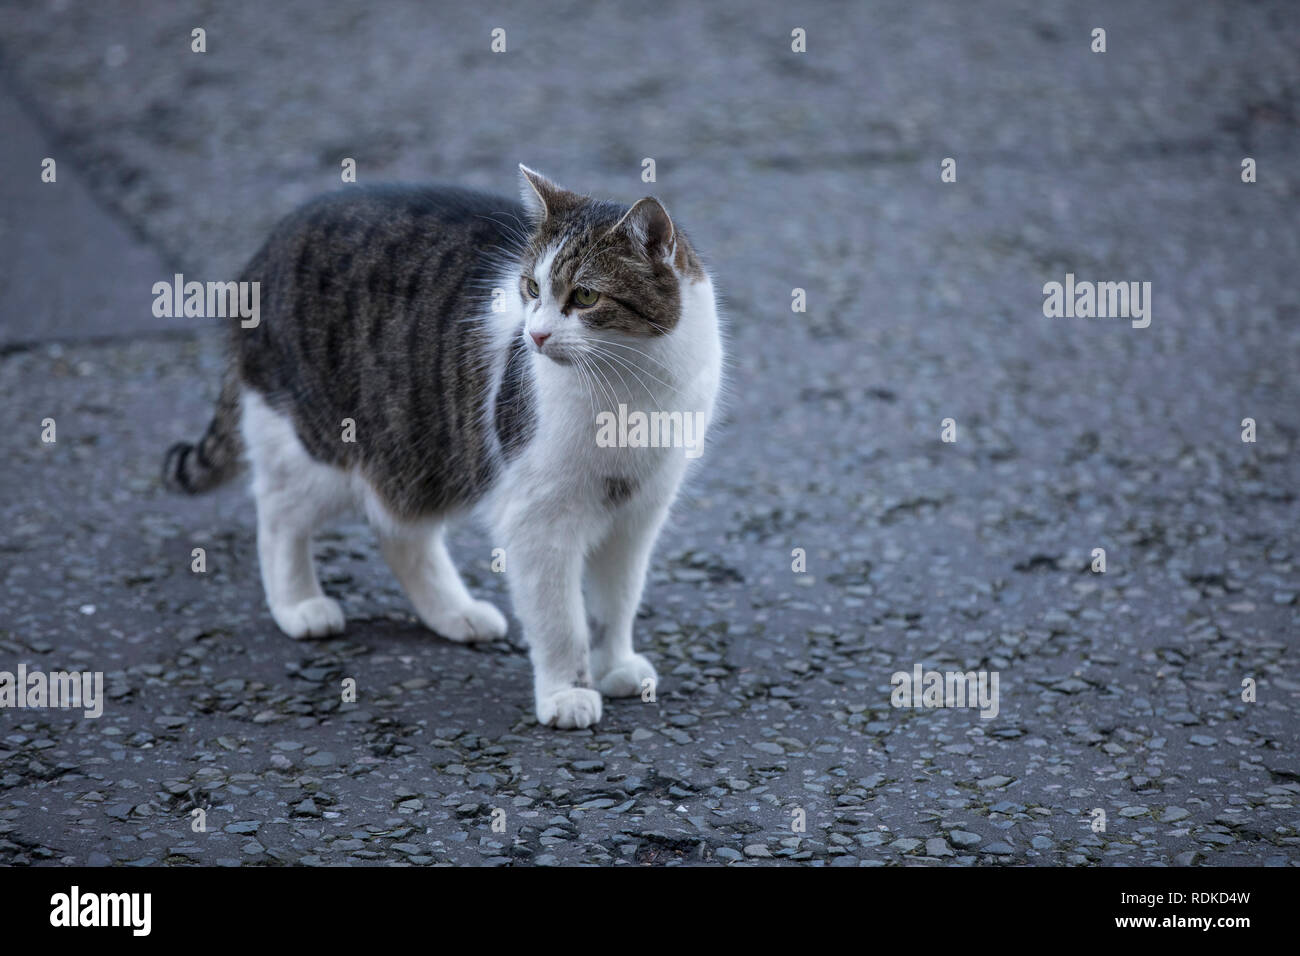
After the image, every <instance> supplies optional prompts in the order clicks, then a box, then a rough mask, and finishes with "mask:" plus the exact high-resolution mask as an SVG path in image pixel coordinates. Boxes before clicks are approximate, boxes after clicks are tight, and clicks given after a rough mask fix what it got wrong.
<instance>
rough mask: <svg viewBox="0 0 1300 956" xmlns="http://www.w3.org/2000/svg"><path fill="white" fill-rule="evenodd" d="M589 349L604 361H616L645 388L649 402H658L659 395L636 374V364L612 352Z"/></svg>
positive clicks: (670, 387) (653, 403) (662, 383)
mask: <svg viewBox="0 0 1300 956" xmlns="http://www.w3.org/2000/svg"><path fill="white" fill-rule="evenodd" d="M590 351H591V353H592V354H594V355H596V356H597V357H599V358H602V359H604V360H605V361H608V362H617V363H618V364H619V365H621V366H623V367H624V368H626V369H627V370H628V372H629V373H630V374H631V375H632V377H633V378H635V379H636V380H637V382H638V383H639V384H640V385H641V387H642V388H643V389H645V393H646V395H648V396H649V397H650V403H651V404H652V405H658V404H659V396H657V395H656V394H655V393H654V391H653V390H652V389H651V388H650V386H649V385H647V384H646V383H645V381H644V379H642V378H641V376H640V375H639V374H638V369H637V368H636V366H634V365H633V364H632V363H630V362H628V361H627V360H626V359H624V358H622V357H621V356H618V355H615V354H614V353H613V352H604V351H601V350H600V349H595V348H592V349H590ZM639 371H642V372H645V371H646V370H645V369H640V370H639ZM646 374H647V375H650V373H649V372H646ZM650 377H651V378H655V377H654V376H653V375H650ZM619 378H622V376H621V375H620V376H619ZM655 381H658V382H659V384H660V385H663V386H664V387H665V388H667V389H669V390H670V391H676V389H674V388H673V387H672V386H671V385H668V384H667V383H665V382H662V381H659V379H655Z"/></svg>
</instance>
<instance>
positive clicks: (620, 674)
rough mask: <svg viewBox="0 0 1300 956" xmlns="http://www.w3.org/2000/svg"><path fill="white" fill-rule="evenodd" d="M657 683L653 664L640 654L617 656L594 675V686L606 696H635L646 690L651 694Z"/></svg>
mask: <svg viewBox="0 0 1300 956" xmlns="http://www.w3.org/2000/svg"><path fill="white" fill-rule="evenodd" d="M647 682H648V683H647ZM658 683H659V677H658V675H657V674H655V669H654V665H653V664H651V663H650V662H649V661H648V660H646V659H645V658H644V657H642V656H641V655H640V654H629V655H628V656H627V657H623V658H619V659H618V660H616V661H614V662H613V664H612V665H611V666H610V667H609V669H608V670H606V671H605V672H604V673H603V674H598V675H597V676H596V688H597V689H598V690H599V691H600V692H601V693H602V694H604V695H605V696H606V697H636V696H638V695H641V694H644V693H645V692H646V690H649V691H650V692H651V693H652V694H653V693H654V689H655V686H656V685H657V684H658Z"/></svg>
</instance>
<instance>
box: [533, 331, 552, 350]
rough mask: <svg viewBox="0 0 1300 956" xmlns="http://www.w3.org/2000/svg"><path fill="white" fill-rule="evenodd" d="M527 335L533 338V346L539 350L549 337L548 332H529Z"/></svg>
mask: <svg viewBox="0 0 1300 956" xmlns="http://www.w3.org/2000/svg"><path fill="white" fill-rule="evenodd" d="M529 335H531V336H532V337H533V344H534V345H536V346H537V347H538V348H539V349H540V348H541V347H542V346H543V345H545V344H546V340H547V339H549V338H550V337H551V333H550V332H530V333H529Z"/></svg>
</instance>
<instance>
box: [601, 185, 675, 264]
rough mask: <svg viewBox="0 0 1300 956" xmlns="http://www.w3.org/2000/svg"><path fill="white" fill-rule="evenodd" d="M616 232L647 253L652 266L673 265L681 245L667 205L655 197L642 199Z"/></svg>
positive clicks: (619, 223)
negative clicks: (657, 262)
mask: <svg viewBox="0 0 1300 956" xmlns="http://www.w3.org/2000/svg"><path fill="white" fill-rule="evenodd" d="M614 229H615V230H617V231H620V232H623V233H624V234H625V235H627V236H628V237H630V238H631V239H632V241H633V242H635V243H636V244H637V246H638V247H640V248H641V249H643V250H645V254H646V256H647V258H649V259H650V260H651V261H652V262H656V261H659V260H663V259H666V260H668V261H670V262H671V261H672V258H673V251H674V249H675V248H676V244H677V230H676V229H675V228H674V227H673V221H672V219H671V218H670V217H669V215H668V210H667V209H665V208H664V204H663V203H661V202H660V201H659V200H658V199H655V198H654V197H653V196H646V198H645V199H638V200H637V201H636V203H634V204H633V206H632V208H631V209H629V210H628V211H627V214H626V215H624V216H623V218H622V219H620V220H619V221H618V224H617V225H616V226H614Z"/></svg>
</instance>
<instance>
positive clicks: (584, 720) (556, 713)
mask: <svg viewBox="0 0 1300 956" xmlns="http://www.w3.org/2000/svg"><path fill="white" fill-rule="evenodd" d="M537 720H538V722H539V723H541V724H542V725H543V726H546V727H558V728H559V729H561V730H572V729H574V728H578V729H581V728H583V727H590V726H591V725H592V724H594V723H596V722H597V721H598V720H600V694H598V693H596V692H595V691H594V690H591V689H589V688H586V687H566V688H565V689H564V690H557V691H555V692H554V693H551V694H546V695H543V696H541V697H538V698H537Z"/></svg>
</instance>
